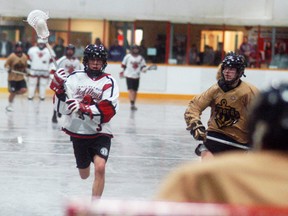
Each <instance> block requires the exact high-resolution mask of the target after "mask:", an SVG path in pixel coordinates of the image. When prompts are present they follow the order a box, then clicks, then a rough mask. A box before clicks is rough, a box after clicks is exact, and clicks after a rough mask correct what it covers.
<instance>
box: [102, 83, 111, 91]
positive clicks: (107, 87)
mask: <svg viewBox="0 0 288 216" xmlns="http://www.w3.org/2000/svg"><path fill="white" fill-rule="evenodd" d="M110 87H112V84H111V83H109V84H105V85H104V86H103V89H102V91H103V92H104V91H105V90H107V89H109V88H110Z"/></svg>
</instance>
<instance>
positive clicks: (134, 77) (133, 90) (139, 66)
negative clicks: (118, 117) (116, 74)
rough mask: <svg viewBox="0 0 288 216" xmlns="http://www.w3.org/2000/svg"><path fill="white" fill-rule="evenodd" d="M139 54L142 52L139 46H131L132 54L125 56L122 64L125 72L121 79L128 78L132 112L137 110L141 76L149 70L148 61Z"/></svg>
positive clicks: (121, 74) (121, 73)
mask: <svg viewBox="0 0 288 216" xmlns="http://www.w3.org/2000/svg"><path fill="white" fill-rule="evenodd" d="M139 52H140V50H139V47H138V46H137V45H133V46H131V52H130V53H128V54H127V55H125V57H124V59H123V61H122V64H121V67H122V68H123V70H124V71H122V72H120V77H126V84H127V88H128V95H129V100H130V104H131V110H137V107H136V106H135V103H136V99H137V91H138V88H139V81H140V74H141V72H146V70H147V67H146V61H145V59H144V58H143V57H142V56H141V55H140V54H139Z"/></svg>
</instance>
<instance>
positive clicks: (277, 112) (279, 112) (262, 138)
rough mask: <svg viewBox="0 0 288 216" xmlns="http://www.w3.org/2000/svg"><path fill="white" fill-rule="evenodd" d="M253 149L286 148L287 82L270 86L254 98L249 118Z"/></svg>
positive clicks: (287, 117)
mask: <svg viewBox="0 0 288 216" xmlns="http://www.w3.org/2000/svg"><path fill="white" fill-rule="evenodd" d="M248 125H249V134H250V135H249V139H250V142H251V143H252V144H253V145H254V148H255V149H259V148H260V149H270V150H286V151H287V150H288V145H287V143H288V136H287V133H288V84H287V83H282V84H280V85H278V86H276V87H270V88H269V89H268V90H266V91H263V92H261V93H260V95H259V96H258V97H257V98H256V101H255V102H254V104H253V106H252V110H251V113H250V118H249V124H248Z"/></svg>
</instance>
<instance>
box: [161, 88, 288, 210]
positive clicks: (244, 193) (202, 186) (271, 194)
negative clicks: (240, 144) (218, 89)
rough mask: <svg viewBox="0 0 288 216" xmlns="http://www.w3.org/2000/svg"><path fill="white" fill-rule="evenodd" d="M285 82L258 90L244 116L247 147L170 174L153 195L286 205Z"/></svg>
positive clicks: (179, 199) (287, 115)
mask: <svg viewBox="0 0 288 216" xmlns="http://www.w3.org/2000/svg"><path fill="white" fill-rule="evenodd" d="M287 95H288V84H287V83H286V84H281V85H279V86H277V87H271V88H270V89H268V90H267V91H263V92H261V93H260V95H259V96H258V97H257V98H256V100H255V101H254V102H255V104H254V106H252V112H251V113H250V117H249V124H248V125H249V133H250V142H251V143H252V144H253V151H252V152H250V153H248V154H243V153H236V152H235V153H223V154H222V155H219V156H217V157H215V158H214V159H213V160H210V161H204V162H198V163H197V162H191V163H190V164H189V163H188V164H186V165H183V166H182V167H180V168H178V169H177V170H175V171H174V172H173V173H171V174H170V175H169V176H168V178H167V179H166V180H165V181H164V184H162V187H161V189H160V191H159V192H158V193H157V195H156V199H157V200H165V201H177V202H201V203H227V204H240V205H268V206H282V207H287V200H288V187H287V182H288V172H287V171H286V169H287V167H288V145H287V143H288V136H286V134H287V133H288V124H287V119H288V99H287Z"/></svg>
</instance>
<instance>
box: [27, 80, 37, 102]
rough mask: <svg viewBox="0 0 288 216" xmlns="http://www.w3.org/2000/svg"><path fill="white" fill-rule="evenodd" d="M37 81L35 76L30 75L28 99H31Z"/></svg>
mask: <svg viewBox="0 0 288 216" xmlns="http://www.w3.org/2000/svg"><path fill="white" fill-rule="evenodd" d="M37 81H38V78H37V77H32V76H30V77H29V79H28V99H29V100H32V99H33V97H34V95H35V91H36V86H37Z"/></svg>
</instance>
